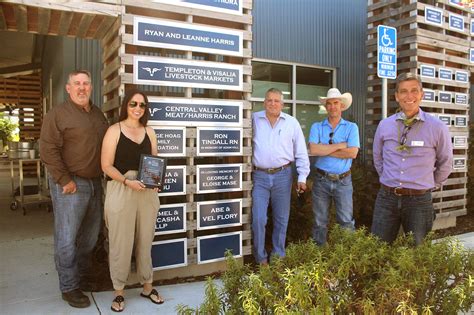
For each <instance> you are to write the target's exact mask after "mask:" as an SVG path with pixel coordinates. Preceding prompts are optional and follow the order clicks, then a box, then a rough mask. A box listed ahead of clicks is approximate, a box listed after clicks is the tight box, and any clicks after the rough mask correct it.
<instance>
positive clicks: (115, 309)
mask: <svg viewBox="0 0 474 315" xmlns="http://www.w3.org/2000/svg"><path fill="white" fill-rule="evenodd" d="M124 302H125V298H124V297H123V296H122V295H117V296H116V297H115V299H114V300H113V301H112V304H113V303H117V304H118V305H119V307H120V306H121V305H122V303H124ZM124 308H125V303H124V305H123V307H122V308H118V309H117V308H114V307H113V305H112V306H110V309H111V310H112V311H114V312H117V313H120V312H122V311H123V310H124Z"/></svg>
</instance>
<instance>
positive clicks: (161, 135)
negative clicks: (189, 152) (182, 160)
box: [153, 127, 186, 156]
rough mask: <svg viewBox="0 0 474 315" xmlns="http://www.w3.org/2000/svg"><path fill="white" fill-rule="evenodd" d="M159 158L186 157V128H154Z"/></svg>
mask: <svg viewBox="0 0 474 315" xmlns="http://www.w3.org/2000/svg"><path fill="white" fill-rule="evenodd" d="M153 129H154V130H155V134H156V141H157V145H158V156H186V127H153Z"/></svg>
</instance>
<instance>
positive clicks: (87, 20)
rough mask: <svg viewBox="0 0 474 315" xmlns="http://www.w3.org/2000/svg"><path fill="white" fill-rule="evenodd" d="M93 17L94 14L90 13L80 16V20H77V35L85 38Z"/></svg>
mask: <svg viewBox="0 0 474 315" xmlns="http://www.w3.org/2000/svg"><path fill="white" fill-rule="evenodd" d="M93 19H94V15H92V14H84V15H83V16H82V18H81V22H79V27H78V29H77V33H76V36H77V37H80V38H85V36H86V34H87V32H88V31H89V27H90V25H91V23H92V20H93Z"/></svg>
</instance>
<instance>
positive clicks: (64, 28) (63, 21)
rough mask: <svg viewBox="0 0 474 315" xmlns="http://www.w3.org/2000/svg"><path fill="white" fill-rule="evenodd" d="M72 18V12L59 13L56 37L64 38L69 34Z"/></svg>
mask: <svg viewBox="0 0 474 315" xmlns="http://www.w3.org/2000/svg"><path fill="white" fill-rule="evenodd" d="M73 16H74V12H68V11H65V12H61V18H60V19H59V28H58V35H62V36H65V35H67V33H68V32H69V27H70V26H71V21H72V18H73Z"/></svg>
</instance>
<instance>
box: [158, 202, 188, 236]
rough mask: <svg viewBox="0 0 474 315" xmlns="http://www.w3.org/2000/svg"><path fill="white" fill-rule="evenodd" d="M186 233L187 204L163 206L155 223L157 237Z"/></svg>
mask: <svg viewBox="0 0 474 315" xmlns="http://www.w3.org/2000/svg"><path fill="white" fill-rule="evenodd" d="M180 232H186V204H185V203H179V204H171V205H161V206H160V210H159V211H158V215H157V217H156V223H155V235H162V234H170V233H180Z"/></svg>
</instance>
